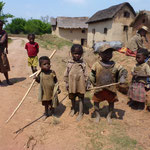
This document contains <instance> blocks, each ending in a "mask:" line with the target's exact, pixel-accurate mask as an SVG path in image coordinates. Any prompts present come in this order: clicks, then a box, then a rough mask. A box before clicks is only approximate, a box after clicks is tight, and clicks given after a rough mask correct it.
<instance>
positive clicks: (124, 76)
mask: <svg viewBox="0 0 150 150" xmlns="http://www.w3.org/2000/svg"><path fill="white" fill-rule="evenodd" d="M116 67H117V69H118V72H119V76H118V81H119V82H120V83H121V84H123V83H125V82H126V80H127V75H128V71H127V70H126V69H125V68H124V67H122V66H121V65H117V66H116Z"/></svg>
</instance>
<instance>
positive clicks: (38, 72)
mask: <svg viewBox="0 0 150 150" xmlns="http://www.w3.org/2000/svg"><path fill="white" fill-rule="evenodd" d="M55 52H56V50H54V51H53V53H52V54H51V56H50V57H49V58H52V57H53V55H54V54H55ZM40 72H41V70H39V71H37V74H36V76H37V75H39V74H40ZM34 83H35V79H33V81H32V83H31V85H30V87H29V88H28V90H27V92H26V94H25V95H24V97H23V98H22V100H21V101H20V103H19V105H18V106H17V107H16V109H15V110H14V111H13V113H12V114H11V116H10V117H9V118H8V120H6V122H5V123H8V121H9V120H10V119H11V118H12V117H13V116H14V115H15V113H16V112H17V110H18V109H19V107H20V106H21V104H22V103H23V101H24V100H25V98H26V96H27V95H28V93H29V92H30V90H31V88H32V87H33V85H34Z"/></svg>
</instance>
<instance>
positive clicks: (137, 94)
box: [128, 48, 150, 109]
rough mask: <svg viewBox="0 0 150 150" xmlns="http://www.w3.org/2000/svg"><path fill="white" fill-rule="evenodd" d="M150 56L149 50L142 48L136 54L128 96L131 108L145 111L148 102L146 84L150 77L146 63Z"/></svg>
mask: <svg viewBox="0 0 150 150" xmlns="http://www.w3.org/2000/svg"><path fill="white" fill-rule="evenodd" d="M147 56H148V50H147V49H144V48H140V49H139V50H138V51H137V54H136V61H137V63H136V64H135V66H134V68H133V70H132V72H131V73H132V76H133V77H132V83H131V85H130V87H129V91H128V96H129V98H130V100H131V101H130V106H131V107H132V108H134V109H144V107H145V102H146V90H145V88H146V84H147V78H148V77H150V67H149V65H148V64H147V63H145V59H146V58H147Z"/></svg>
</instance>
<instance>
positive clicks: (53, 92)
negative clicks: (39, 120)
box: [36, 56, 60, 119]
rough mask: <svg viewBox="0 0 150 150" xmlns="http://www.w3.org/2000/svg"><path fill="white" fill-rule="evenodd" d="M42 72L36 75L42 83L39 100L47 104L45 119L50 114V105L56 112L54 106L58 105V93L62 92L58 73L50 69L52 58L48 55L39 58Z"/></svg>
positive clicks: (52, 110) (51, 109)
mask: <svg viewBox="0 0 150 150" xmlns="http://www.w3.org/2000/svg"><path fill="white" fill-rule="evenodd" d="M39 65H40V67H41V73H40V75H39V76H38V77H36V81H37V82H39V83H40V89H39V101H41V102H42V105H43V106H45V119H46V118H47V117H48V116H49V113H48V107H49V106H50V111H51V114H52V113H54V108H55V107H56V106H57V105H58V97H57V94H59V93H60V90H59V87H58V81H57V77H56V74H55V72H54V71H53V70H51V69H50V67H51V65H50V59H49V58H48V57H47V56H42V57H40V59H39Z"/></svg>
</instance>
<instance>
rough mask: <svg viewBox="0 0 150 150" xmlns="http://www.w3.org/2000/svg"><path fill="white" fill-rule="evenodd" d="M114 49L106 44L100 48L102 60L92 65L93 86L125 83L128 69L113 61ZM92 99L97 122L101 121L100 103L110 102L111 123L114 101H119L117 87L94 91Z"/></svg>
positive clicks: (109, 118) (109, 119) (109, 114)
mask: <svg viewBox="0 0 150 150" xmlns="http://www.w3.org/2000/svg"><path fill="white" fill-rule="evenodd" d="M113 51H114V49H113V48H111V47H110V45H104V46H102V47H100V48H99V55H100V58H101V59H100V60H99V61H98V62H96V63H95V64H94V65H93V66H92V70H91V75H90V80H91V82H92V84H93V86H96V87H99V86H102V85H108V84H111V83H116V82H120V83H125V78H126V77H127V71H126V70H125V69H124V68H123V67H122V66H121V65H119V64H117V63H115V62H114V61H111V58H112V56H113ZM92 100H93V101H94V114H95V116H96V122H99V121H100V114H99V103H100V102H102V101H104V100H107V101H108V103H109V107H108V109H109V113H108V115H107V121H108V122H109V123H111V116H112V112H113V110H114V102H116V101H118V99H117V94H116V87H115V86H110V87H107V88H103V89H98V90H95V91H94V95H93V98H92Z"/></svg>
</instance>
